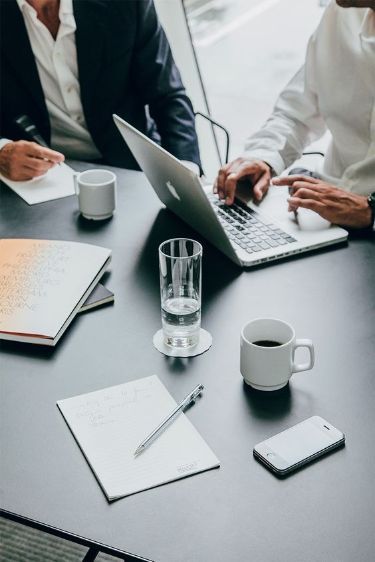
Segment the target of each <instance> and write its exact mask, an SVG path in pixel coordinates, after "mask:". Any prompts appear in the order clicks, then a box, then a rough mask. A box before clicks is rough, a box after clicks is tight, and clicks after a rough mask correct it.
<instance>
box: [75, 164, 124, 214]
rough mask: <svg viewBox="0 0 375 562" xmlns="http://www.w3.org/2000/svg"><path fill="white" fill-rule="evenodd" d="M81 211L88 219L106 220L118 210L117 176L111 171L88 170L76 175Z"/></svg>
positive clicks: (76, 189) (76, 187) (76, 188)
mask: <svg viewBox="0 0 375 562" xmlns="http://www.w3.org/2000/svg"><path fill="white" fill-rule="evenodd" d="M74 188H75V192H76V194H77V196H78V205H79V210H80V211H81V213H82V215H83V216H84V217H85V218H86V219H91V220H104V219H108V218H109V217H111V216H112V215H113V211H114V210H115V208H116V176H115V174H114V173H113V172H110V171H109V170H101V169H96V170H86V171H85V172H81V173H80V174H75V175H74Z"/></svg>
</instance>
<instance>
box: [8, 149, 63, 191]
mask: <svg viewBox="0 0 375 562" xmlns="http://www.w3.org/2000/svg"><path fill="white" fill-rule="evenodd" d="M64 160H65V157H64V155H63V154H61V153H60V152H56V151H55V150H51V149H50V148H44V147H43V146H40V145H39V144H37V143H36V142H28V141H23V140H21V141H16V142H8V143H7V144H6V145H5V146H4V147H3V148H2V149H1V150H0V172H1V173H2V174H3V175H4V176H6V177H7V178H9V179H10V180H14V181H25V180H30V179H32V178H36V177H38V176H42V175H43V174H45V173H46V172H47V171H48V170H49V169H50V168H52V167H53V166H55V165H56V164H58V163H59V162H63V161H64Z"/></svg>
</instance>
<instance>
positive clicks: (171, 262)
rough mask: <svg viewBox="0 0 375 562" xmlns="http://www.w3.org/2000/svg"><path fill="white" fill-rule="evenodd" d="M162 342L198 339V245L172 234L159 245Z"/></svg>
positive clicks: (187, 344)
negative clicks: (173, 236) (169, 238)
mask: <svg viewBox="0 0 375 562" xmlns="http://www.w3.org/2000/svg"><path fill="white" fill-rule="evenodd" d="M159 271H160V297H161V317H162V325H163V334H164V343H165V344H166V345H169V346H171V347H174V348H178V347H179V348H182V347H183V348H186V347H192V346H194V345H196V344H197V343H198V340H199V331H200V325H201V283H202V246H201V244H199V242H195V240H190V239H188V238H174V239H172V240H167V241H166V242H163V243H162V244H160V246H159Z"/></svg>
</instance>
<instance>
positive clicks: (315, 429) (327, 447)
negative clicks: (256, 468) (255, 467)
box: [253, 416, 345, 475]
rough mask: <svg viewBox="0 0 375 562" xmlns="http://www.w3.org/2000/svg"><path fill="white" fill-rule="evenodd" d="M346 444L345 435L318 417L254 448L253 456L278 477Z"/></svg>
mask: <svg viewBox="0 0 375 562" xmlns="http://www.w3.org/2000/svg"><path fill="white" fill-rule="evenodd" d="M344 443H345V435H344V434H343V433H342V432H341V431H339V430H338V429H336V428H335V427H333V425H331V424H330V423H328V422H327V421H326V420H324V419H323V418H321V417H319V416H313V417H312V418H308V419H307V420H305V421H303V422H301V423H298V424H297V425H294V426H293V427H290V428H289V429H286V430H285V431H282V432H281V433H278V434H277V435H274V437H271V438H270V439H267V440H266V441H262V443H258V445H255V447H254V450H253V453H254V457H256V458H257V459H258V460H260V461H261V462H262V463H264V464H265V465H266V466H267V467H268V468H269V469H270V470H272V471H273V472H275V473H276V474H278V475H285V474H288V473H289V472H292V471H293V470H296V469H297V468H299V467H300V466H303V465H304V464H306V463H308V462H310V461H312V460H314V459H316V458H317V457H320V456H321V455H324V454H325V453H328V452H329V451H332V449H336V448H337V447H340V446H341V445H344Z"/></svg>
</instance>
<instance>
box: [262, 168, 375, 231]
mask: <svg viewBox="0 0 375 562" xmlns="http://www.w3.org/2000/svg"><path fill="white" fill-rule="evenodd" d="M272 183H273V185H276V186H279V185H287V186H289V187H290V188H292V193H291V196H290V198H289V199H288V203H289V208H288V211H297V210H298V208H299V207H302V208H304V209H311V210H313V211H315V212H316V213H318V214H319V215H320V216H321V217H323V218H324V219H326V220H328V221H329V222H331V223H334V224H339V225H341V226H347V227H349V228H368V227H369V226H371V219H372V213H371V209H370V207H369V205H368V202H367V198H366V197H365V196H364V195H358V194H356V193H350V192H348V191H344V190H343V189H340V188H339V187H336V186H334V185H331V184H329V183H326V182H324V181H322V180H319V179H316V178H311V177H307V176H286V177H282V178H274V179H273V180H272Z"/></svg>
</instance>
